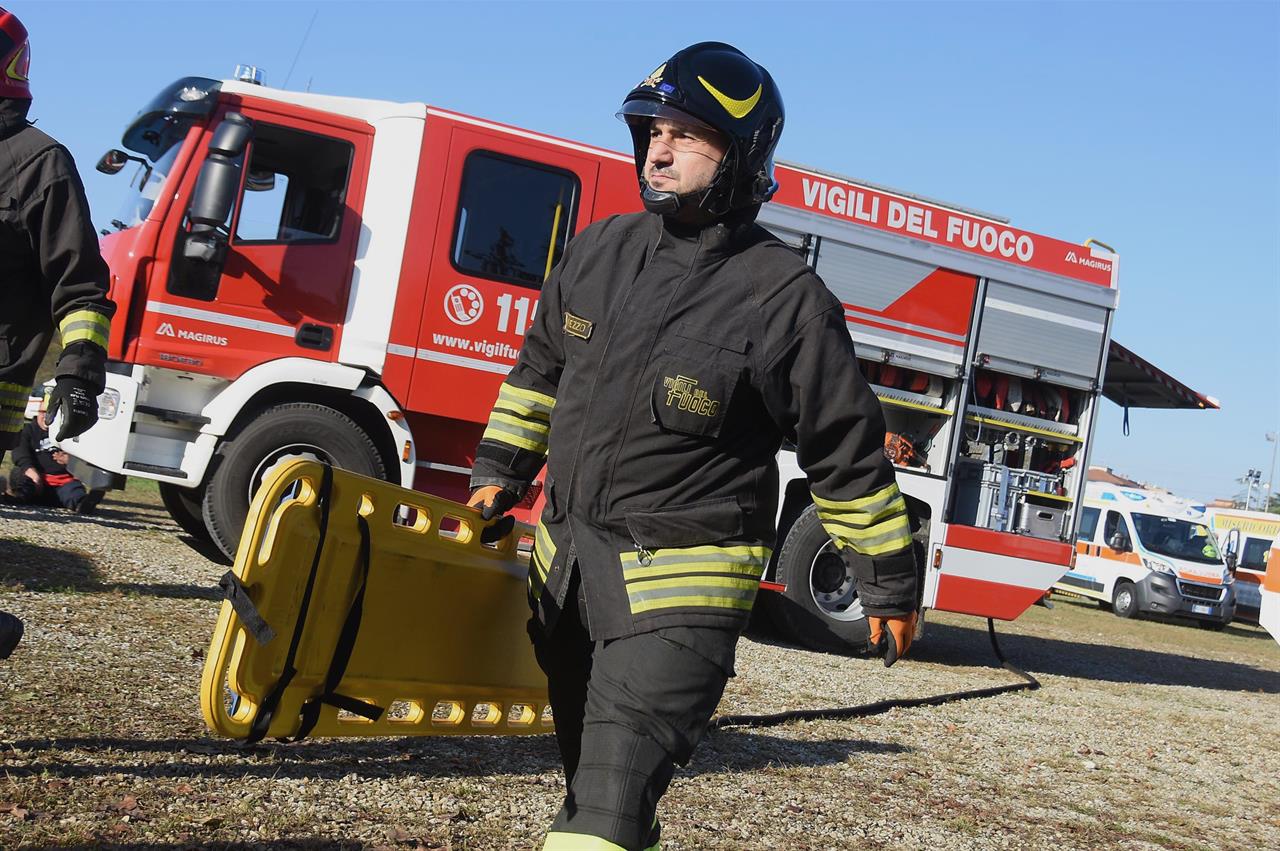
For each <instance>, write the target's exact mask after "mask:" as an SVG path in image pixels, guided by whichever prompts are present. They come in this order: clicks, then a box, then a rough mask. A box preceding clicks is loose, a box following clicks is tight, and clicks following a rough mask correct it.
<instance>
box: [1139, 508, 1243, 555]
mask: <svg viewBox="0 0 1280 851" xmlns="http://www.w3.org/2000/svg"><path fill="white" fill-rule="evenodd" d="M1133 525H1134V527H1135V528H1136V529H1137V530H1138V540H1140V541H1141V542H1142V546H1143V547H1145V548H1146V549H1148V550H1150V551H1151V552H1153V553H1155V554H1156V555H1161V556H1168V557H1170V558H1180V559H1183V560H1185V561H1194V562H1197V563H1199V564H1222V556H1221V555H1220V554H1219V553H1218V545H1217V543H1216V542H1215V541H1214V540H1213V535H1212V534H1211V533H1210V532H1209V528H1208V527H1207V526H1205V525H1203V524H1201V523H1192V522H1190V521H1188V520H1178V519H1176V518H1173V517H1161V516H1159V515H1156V514H1138V513H1137V512H1134V514H1133Z"/></svg>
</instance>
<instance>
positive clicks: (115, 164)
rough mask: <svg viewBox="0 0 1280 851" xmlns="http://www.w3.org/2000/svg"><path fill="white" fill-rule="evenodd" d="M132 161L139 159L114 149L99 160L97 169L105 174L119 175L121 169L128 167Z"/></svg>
mask: <svg viewBox="0 0 1280 851" xmlns="http://www.w3.org/2000/svg"><path fill="white" fill-rule="evenodd" d="M131 159H137V158H136V157H131V156H129V155H128V154H126V153H125V152H124V151H122V150H120V149H118V148H112V149H111V150H109V151H107V152H106V153H105V154H103V155H102V159H100V160H98V165H97V169H98V171H100V172H102V173H103V174H119V172H120V169H122V168H124V167H125V166H126V165H128V164H129V160H131Z"/></svg>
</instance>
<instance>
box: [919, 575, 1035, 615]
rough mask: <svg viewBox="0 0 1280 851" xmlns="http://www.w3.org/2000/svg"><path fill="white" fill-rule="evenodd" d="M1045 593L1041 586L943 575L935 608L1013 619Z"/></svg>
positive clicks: (940, 579) (963, 613) (939, 580)
mask: <svg viewBox="0 0 1280 851" xmlns="http://www.w3.org/2000/svg"><path fill="white" fill-rule="evenodd" d="M1043 596H1044V591H1043V590H1041V589H1039V588H1023V587H1022V586H1020V585H1005V584H1004V583H1002V582H988V581H987V580H985V579H970V578H969V577H967V576H952V575H950V574H946V573H944V574H942V575H941V576H939V577H938V596H937V599H936V600H935V601H934V604H933V607H934V608H935V609H938V610H940V611H944V612H956V613H958V614H962V615H977V616H978V617H983V618H999V619H1000V620H1002V621H1011V620H1014V619H1015V618H1017V617H1018V615H1020V614H1022V613H1023V612H1025V611H1026V610H1027V609H1028V608H1029V607H1030V606H1031V604H1032V603H1034V602H1035V601H1036V600H1039V599H1040V598H1041V597H1043Z"/></svg>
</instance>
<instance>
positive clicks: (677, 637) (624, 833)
mask: <svg viewBox="0 0 1280 851" xmlns="http://www.w3.org/2000/svg"><path fill="white" fill-rule="evenodd" d="M572 569H573V571H574V575H573V578H572V579H571V583H570V586H569V588H568V590H567V593H566V595H565V606H564V610H563V611H562V612H561V613H560V615H559V617H558V618H556V620H555V622H554V623H553V624H552V625H551V628H550V630H549V631H547V630H543V628H542V627H541V626H540V625H539V624H538V622H537V621H536V619H535V620H534V621H530V625H529V632H530V635H531V636H532V638H533V647H534V653H535V655H536V656H537V658H538V664H539V665H540V666H541V667H542V670H543V671H544V672H545V673H546V675H547V686H548V692H549V696H550V698H551V709H552V712H553V713H554V715H555V725H556V742H557V743H558V744H559V746H560V757H561V760H562V762H563V763H564V773H565V785H566V787H567V790H568V792H567V794H566V795H565V799H564V803H563V804H562V805H561V807H560V812H559V814H558V815H557V816H556V819H555V822H554V823H553V824H552V825H551V829H550V831H549V832H548V834H547V839H546V844H545V845H543V851H562V849H563V851H569V850H570V849H574V851H576V849H592V851H596V849H599V851H613V849H625V850H626V851H641V849H649V848H656V847H657V846H658V834H659V828H658V820H657V809H658V799H659V798H661V797H662V795H663V793H664V792H666V791H667V786H668V785H669V784H670V783H671V777H672V774H673V773H674V772H675V764H676V763H679V764H680V765H685V764H686V763H688V761H689V758H690V757H691V756H693V751H694V748H695V747H697V745H698V741H699V740H700V739H701V738H702V734H703V733H704V732H705V731H706V729H707V722H708V721H709V720H710V719H711V714H712V713H713V712H714V711H715V708H716V706H717V704H719V702H720V696H721V695H722V694H723V693H724V687H725V683H726V682H727V681H728V678H729V677H731V676H733V658H734V648H735V647H736V645H737V642H738V634H737V633H736V632H734V631H731V630H724V629H713V628H708V627H668V628H665V629H659V630H656V631H654V632H647V633H642V634H640V635H634V636H628V637H625V638H617V639H613V640H610V641H594V642H593V641H592V640H591V639H590V638H589V637H588V634H587V626H586V621H587V618H588V617H589V613H588V612H587V607H586V602H585V599H584V598H583V596H582V593H581V584H580V581H579V577H578V570H579V567H578V565H577V564H574V565H573V568H572Z"/></svg>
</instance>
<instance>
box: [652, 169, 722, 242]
mask: <svg viewBox="0 0 1280 851" xmlns="http://www.w3.org/2000/svg"><path fill="white" fill-rule="evenodd" d="M732 156H733V154H732V153H729V154H727V155H726V156H725V158H724V159H723V160H721V162H720V167H719V168H718V169H716V173H715V175H714V176H713V177H712V178H711V183H710V184H709V185H708V186H707V187H706V188H704V189H699V190H696V191H694V192H686V193H684V194H680V193H677V192H662V191H660V190H657V189H654V188H653V187H652V186H650V185H649V181H647V180H645V179H644V177H643V175H642V176H641V177H640V200H641V201H642V202H643V203H644V208H645V209H646V210H648V211H649V212H650V213H657V214H658V215H660V216H667V217H669V218H678V219H680V220H681V221H683V222H685V223H686V224H690V225H703V226H705V225H709V224H711V223H712V222H715V221H718V220H719V219H721V218H723V217H724V216H726V215H727V214H728V213H730V212H732V210H731V209H729V208H726V209H724V210H719V211H716V210H710V209H708V208H707V202H708V201H711V202H713V203H714V201H715V200H717V197H716V196H719V195H723V194H724V191H723V190H721V189H720V187H721V184H722V183H723V182H724V181H725V180H726V179H727V178H728V177H729V174H730V170H729V168H728V163H729V158H730V157H732ZM728 192H729V193H730V195H732V192H733V189H732V187H730V188H729V189H728Z"/></svg>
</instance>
